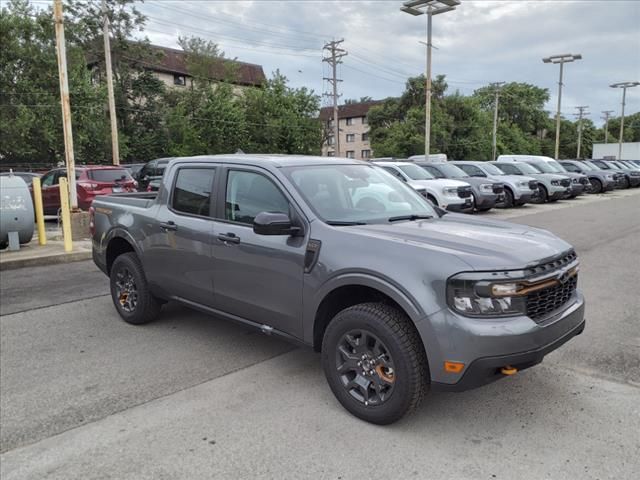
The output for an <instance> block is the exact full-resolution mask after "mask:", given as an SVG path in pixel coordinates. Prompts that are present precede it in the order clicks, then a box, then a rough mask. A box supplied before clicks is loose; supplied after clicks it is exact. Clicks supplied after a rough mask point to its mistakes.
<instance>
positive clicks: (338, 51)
mask: <svg viewBox="0 0 640 480" xmlns="http://www.w3.org/2000/svg"><path fill="white" fill-rule="evenodd" d="M342 42H344V39H341V40H333V41H331V42H327V43H325V44H324V47H322V50H323V52H324V51H325V50H326V51H327V52H328V55H327V56H325V57H323V58H322V61H323V62H327V63H328V64H329V66H330V67H331V77H323V79H324V80H327V81H328V82H329V83H330V84H331V87H332V89H331V92H330V93H324V94H323V95H326V96H328V97H331V98H332V99H333V141H334V144H335V152H336V153H335V156H336V157H339V156H340V136H339V133H340V128H339V119H338V98H340V95H339V94H338V82H341V81H342V80H340V79H338V78H337V67H338V64H340V63H342V60H341V58H342V57H344V56H346V55H347V51H346V50H344V49H343V48H340V44H341V43H342Z"/></svg>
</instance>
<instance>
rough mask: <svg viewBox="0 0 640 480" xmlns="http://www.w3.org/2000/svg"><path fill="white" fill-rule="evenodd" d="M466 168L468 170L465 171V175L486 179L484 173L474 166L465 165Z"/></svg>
mask: <svg viewBox="0 0 640 480" xmlns="http://www.w3.org/2000/svg"><path fill="white" fill-rule="evenodd" d="M467 168H468V170H465V172H467V174H468V175H471V176H472V177H486V175H485V174H484V172H483V171H482V170H480V169H479V168H478V167H476V166H475V165H467Z"/></svg>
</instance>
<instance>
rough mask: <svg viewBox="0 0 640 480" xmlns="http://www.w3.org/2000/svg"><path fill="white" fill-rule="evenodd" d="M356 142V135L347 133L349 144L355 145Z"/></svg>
mask: <svg viewBox="0 0 640 480" xmlns="http://www.w3.org/2000/svg"><path fill="white" fill-rule="evenodd" d="M355 141H356V134H355V133H347V143H353V142H355Z"/></svg>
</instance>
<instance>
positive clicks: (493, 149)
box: [491, 82, 504, 162]
mask: <svg viewBox="0 0 640 480" xmlns="http://www.w3.org/2000/svg"><path fill="white" fill-rule="evenodd" d="M502 85H504V82H494V83H492V84H491V86H492V87H493V88H494V89H495V94H496V100H495V103H494V105H493V136H492V139H491V160H493V161H494V162H495V161H496V149H497V148H496V147H497V137H498V102H499V101H500V87H501V86H502Z"/></svg>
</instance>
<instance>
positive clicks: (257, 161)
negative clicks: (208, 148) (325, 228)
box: [175, 153, 369, 167]
mask: <svg viewBox="0 0 640 480" xmlns="http://www.w3.org/2000/svg"><path fill="white" fill-rule="evenodd" d="M175 160H176V161H179V162H185V161H188V162H220V163H232V164H241V165H258V166H260V165H263V166H265V165H269V166H272V167H294V166H310V165H365V164H369V162H363V161H360V160H354V159H351V158H342V157H320V156H317V155H285V154H249V153H243V154H229V155H200V156H197V157H177V158H175Z"/></svg>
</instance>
